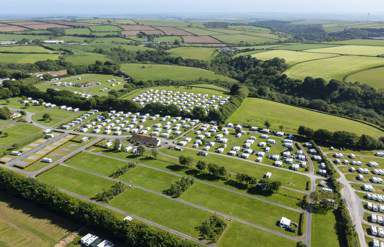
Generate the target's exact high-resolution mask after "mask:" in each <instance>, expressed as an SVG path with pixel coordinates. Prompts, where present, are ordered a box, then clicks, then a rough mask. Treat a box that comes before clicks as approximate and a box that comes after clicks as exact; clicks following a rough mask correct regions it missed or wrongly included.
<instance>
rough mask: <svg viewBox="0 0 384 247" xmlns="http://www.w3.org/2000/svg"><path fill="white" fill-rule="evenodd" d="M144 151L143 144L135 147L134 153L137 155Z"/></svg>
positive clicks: (141, 154)
mask: <svg viewBox="0 0 384 247" xmlns="http://www.w3.org/2000/svg"><path fill="white" fill-rule="evenodd" d="M144 152H145V147H144V146H143V145H140V146H138V147H137V148H136V152H135V154H136V155H137V156H143V155H144Z"/></svg>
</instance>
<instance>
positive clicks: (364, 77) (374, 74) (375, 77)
mask: <svg viewBox="0 0 384 247" xmlns="http://www.w3.org/2000/svg"><path fill="white" fill-rule="evenodd" d="M383 78H384V67H379V68H373V69H367V70H364V71H360V72H357V73H354V74H351V75H349V76H347V77H346V78H345V81H347V82H361V83H367V84H369V85H370V86H371V87H374V88H377V89H383V88H384V81H383Z"/></svg>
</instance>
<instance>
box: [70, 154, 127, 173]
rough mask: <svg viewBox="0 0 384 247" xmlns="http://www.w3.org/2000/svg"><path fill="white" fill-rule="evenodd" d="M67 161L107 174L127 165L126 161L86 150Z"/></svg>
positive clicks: (73, 164)
mask: <svg viewBox="0 0 384 247" xmlns="http://www.w3.org/2000/svg"><path fill="white" fill-rule="evenodd" d="M65 163H66V164H67V165H69V166H73V167H78V168H82V169H86V170H90V171H95V172H97V173H100V174H103V175H106V176H109V175H111V174H112V173H113V172H114V171H116V170H117V169H119V168H121V167H123V166H125V165H126V163H125V162H121V161H118V160H113V159H110V158H106V157H102V156H99V155H96V154H91V153H84V152H83V153H80V154H78V155H76V156H74V157H73V158H71V159H70V160H67V161H66V162H65Z"/></svg>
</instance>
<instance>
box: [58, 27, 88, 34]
mask: <svg viewBox="0 0 384 247" xmlns="http://www.w3.org/2000/svg"><path fill="white" fill-rule="evenodd" d="M64 33H65V35H89V34H91V31H90V30H89V28H69V29H65V30H64Z"/></svg>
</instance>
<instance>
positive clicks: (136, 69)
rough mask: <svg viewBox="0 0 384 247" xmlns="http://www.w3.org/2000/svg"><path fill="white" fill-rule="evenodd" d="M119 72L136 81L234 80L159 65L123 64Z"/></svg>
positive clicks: (195, 69)
mask: <svg viewBox="0 0 384 247" xmlns="http://www.w3.org/2000/svg"><path fill="white" fill-rule="evenodd" d="M121 70H122V71H123V72H125V73H127V74H128V75H130V76H132V77H133V78H134V79H136V80H139V81H140V80H142V81H155V80H176V81H177V80H180V81H182V80H186V81H204V79H208V80H222V81H229V82H233V81H234V80H233V79H231V78H228V77H226V76H223V75H219V74H215V73H214V72H212V71H208V70H204V69H198V68H192V67H184V66H175V65H161V64H123V65H121Z"/></svg>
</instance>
